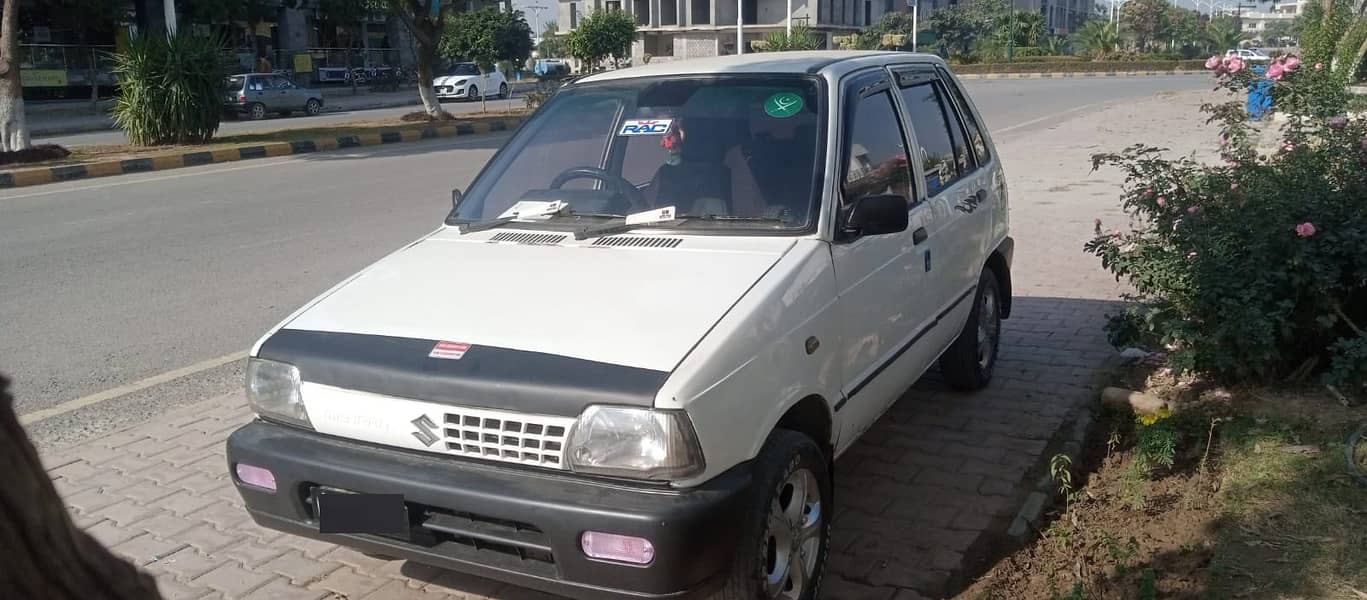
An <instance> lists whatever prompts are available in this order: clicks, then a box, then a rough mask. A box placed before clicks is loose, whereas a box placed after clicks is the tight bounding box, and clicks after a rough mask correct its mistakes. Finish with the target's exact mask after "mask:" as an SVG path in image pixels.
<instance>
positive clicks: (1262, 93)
mask: <svg viewBox="0 0 1367 600" xmlns="http://www.w3.org/2000/svg"><path fill="white" fill-rule="evenodd" d="M1252 71H1253V73H1255V74H1257V75H1258V79H1256V80H1254V81H1253V82H1252V83H1250V84H1248V103H1247V104H1246V105H1245V109H1246V110H1247V111H1248V117H1249V118H1250V119H1253V120H1255V121H1261V120H1262V119H1263V117H1265V116H1267V115H1268V113H1270V112H1272V80H1271V79H1268V78H1267V77H1266V74H1267V67H1265V66H1262V65H1258V66H1255V67H1252Z"/></svg>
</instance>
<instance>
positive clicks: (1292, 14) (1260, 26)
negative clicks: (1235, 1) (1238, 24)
mask: <svg viewBox="0 0 1367 600" xmlns="http://www.w3.org/2000/svg"><path fill="white" fill-rule="evenodd" d="M1309 2H1310V0H1294V1H1286V2H1275V1H1274V2H1273V3H1272V10H1270V11H1262V12H1244V13H1236V12H1232V11H1227V12H1228V13H1229V14H1233V15H1237V16H1239V17H1240V18H1241V19H1242V21H1243V24H1244V33H1246V34H1248V37H1250V38H1257V39H1262V38H1263V31H1265V30H1267V26H1268V24H1270V23H1275V22H1279V21H1280V22H1284V23H1290V22H1292V21H1294V20H1296V17H1297V16H1299V15H1300V14H1301V12H1302V11H1303V10H1305V5H1306V4H1309ZM1263 41H1264V43H1271V41H1270V40H1263Z"/></svg>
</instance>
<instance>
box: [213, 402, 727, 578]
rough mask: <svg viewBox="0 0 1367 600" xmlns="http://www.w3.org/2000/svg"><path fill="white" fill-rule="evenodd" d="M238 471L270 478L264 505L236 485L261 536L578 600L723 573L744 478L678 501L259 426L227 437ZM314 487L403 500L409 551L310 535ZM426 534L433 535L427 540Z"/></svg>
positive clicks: (391, 543)
mask: <svg viewBox="0 0 1367 600" xmlns="http://www.w3.org/2000/svg"><path fill="white" fill-rule="evenodd" d="M227 457H228V468H229V471H230V472H234V473H235V471H236V468H235V465H236V464H237V463H239V462H242V463H247V464H251V465H256V466H260V467H265V468H268V469H270V470H271V471H272V472H273V473H274V474H275V480H276V491H275V492H274V493H271V492H267V491H265V490H262V489H259V488H255V487H251V486H247V485H245V484H243V483H242V482H240V481H238V480H237V479H236V476H234V478H233V481H234V484H236V485H237V489H238V492H239V493H240V494H241V495H242V500H243V503H244V504H245V505H246V507H247V511H248V513H250V514H251V517H252V519H253V520H255V521H256V522H257V523H258V524H260V525H262V526H264V527H269V528H272V529H278V530H280V531H285V532H287V533H292V534H295V535H302V536H306V537H311V538H316V539H321V540H326V541H330V542H334V543H337V544H342V545H345V546H351V547H356V548H360V549H362V550H365V551H368V552H374V553H379V554H387V555H390V556H396V557H400V558H408V559H412V560H415V561H417V562H422V563H427V564H431V565H434V566H438V567H443V568H447V569H452V570H456V571H461V572H465V573H470V574H473V575H477V576H481V577H487V578H490V579H496V580H499V581H504V582H508V583H512V584H515V585H520V586H524V587H529V588H534V589H538V590H541V591H545V592H550V593H554V594H560V595H564V596H570V597H574V598H585V599H588V598H593V599H599V598H621V599H626V598H693V597H697V596H699V595H703V594H707V593H710V592H711V591H713V590H714V589H715V588H716V587H718V586H719V585H720V584H721V583H722V582H723V581H724V579H725V577H726V576H727V574H728V572H729V567H730V565H731V560H732V557H733V556H734V555H735V552H736V548H737V545H738V532H739V531H740V529H741V526H740V519H741V518H742V515H743V514H744V513H745V507H746V504H747V499H748V493H749V487H750V481H751V476H750V470H749V465H748V464H742V465H739V466H737V467H735V468H732V469H731V470H729V471H727V472H726V473H723V474H722V475H720V476H718V477H716V478H714V479H713V480H711V481H709V482H708V483H706V484H704V485H702V486H699V487H697V488H692V489H689V490H686V491H677V490H669V489H661V488H648V487H636V486H630V485H624V484H620V483H615V482H603V481H597V480H590V479H585V478H581V477H576V476H573V475H572V474H568V473H558V472H547V471H542V470H531V469H523V468H518V467H513V466H505V465H490V464H484V463H481V462H479V461H473V460H461V459H454V458H449V457H437V456H427V455H423V454H420V453H414V452H409V451H404V450H396V449H392V448H385V447H381V446H375V445H371V444H364V443H358V442H354V441H350V440H344V439H340V438H334V437H330V436H325V435H321V434H317V433H313V432H309V431H304V430H300V429H295V428H292V427H286V426H282V425H276V424H273V423H266V422H262V421H255V422H252V423H249V424H248V425H246V426H244V427H242V428H241V429H238V430H237V431H235V432H233V434H232V435H231V436H229V437H228V449H227ZM318 486H325V487H333V488H341V489H344V490H350V491H355V492H363V493H390V494H394V493H398V494H403V496H404V500H405V502H406V503H407V505H408V513H409V518H410V527H411V528H410V532H409V536H408V539H401V538H399V537H389V536H379V535H366V534H320V533H318V522H317V519H316V513H315V511H314V509H313V504H312V497H313V494H314V492H315V490H316V489H317V487H318ZM433 528H439V530H438V529H433ZM587 530H593V531H603V532H609V533H617V534H622V535H631V536H638V537H643V538H646V539H648V540H650V541H651V542H652V543H653V544H654V546H655V559H654V561H653V562H652V563H651V564H649V565H646V566H637V565H627V564H621V563H614V562H608V561H602V560H595V559H591V558H588V557H587V556H585V555H584V553H583V551H582V550H581V549H580V544H579V537H580V535H581V534H582V533H583V532H584V531H587Z"/></svg>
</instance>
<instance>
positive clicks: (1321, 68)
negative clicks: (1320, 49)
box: [1315, 62, 1324, 71]
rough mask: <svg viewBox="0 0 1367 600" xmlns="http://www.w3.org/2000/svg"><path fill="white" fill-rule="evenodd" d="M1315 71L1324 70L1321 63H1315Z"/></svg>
mask: <svg viewBox="0 0 1367 600" xmlns="http://www.w3.org/2000/svg"><path fill="white" fill-rule="evenodd" d="M1315 70H1316V71H1323V70H1324V63H1322V62H1317V63H1315Z"/></svg>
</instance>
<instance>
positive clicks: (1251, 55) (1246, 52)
mask: <svg viewBox="0 0 1367 600" xmlns="http://www.w3.org/2000/svg"><path fill="white" fill-rule="evenodd" d="M1225 56H1237V57H1239V58H1240V59H1243V60H1244V62H1255V63H1261V62H1271V61H1272V57H1271V56H1268V55H1267V54H1264V53H1263V51H1262V50H1258V49H1254V48H1240V49H1238V50H1230V51H1228V52H1225Z"/></svg>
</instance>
